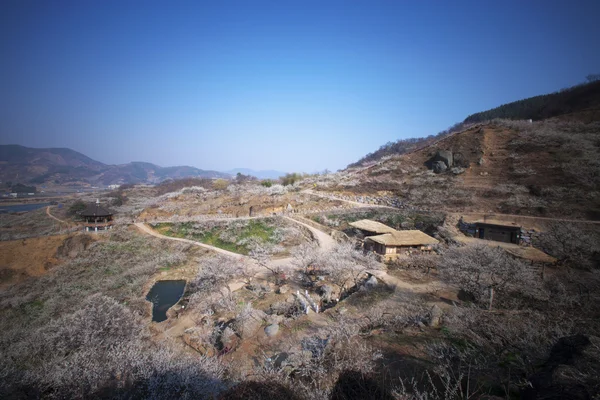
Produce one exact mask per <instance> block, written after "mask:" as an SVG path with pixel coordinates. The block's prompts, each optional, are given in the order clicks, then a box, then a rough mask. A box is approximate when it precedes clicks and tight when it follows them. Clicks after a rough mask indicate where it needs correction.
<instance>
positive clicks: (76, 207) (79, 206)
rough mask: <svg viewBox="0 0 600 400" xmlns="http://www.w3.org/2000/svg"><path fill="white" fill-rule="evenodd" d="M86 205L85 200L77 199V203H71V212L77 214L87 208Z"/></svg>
mask: <svg viewBox="0 0 600 400" xmlns="http://www.w3.org/2000/svg"><path fill="white" fill-rule="evenodd" d="M85 207H86V205H85V203H84V202H83V200H77V201H76V202H75V203H73V204H71V207H69V214H70V215H76V214H78V213H80V212H81V211H83V210H85Z"/></svg>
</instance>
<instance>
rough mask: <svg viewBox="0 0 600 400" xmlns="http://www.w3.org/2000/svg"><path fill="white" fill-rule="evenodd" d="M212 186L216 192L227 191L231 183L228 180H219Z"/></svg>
mask: <svg viewBox="0 0 600 400" xmlns="http://www.w3.org/2000/svg"><path fill="white" fill-rule="evenodd" d="M212 186H213V188H214V189H216V190H225V189H227V186H229V181H228V180H226V179H217V180H215V181H214V182H213V184H212Z"/></svg>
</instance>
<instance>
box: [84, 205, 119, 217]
mask: <svg viewBox="0 0 600 400" xmlns="http://www.w3.org/2000/svg"><path fill="white" fill-rule="evenodd" d="M79 215H81V216H82V217H109V216H111V215H113V213H112V212H111V211H109V210H107V209H106V208H104V207H100V204H99V203H90V204H88V205H87V207H86V208H85V210H83V211H82V212H80V213H79Z"/></svg>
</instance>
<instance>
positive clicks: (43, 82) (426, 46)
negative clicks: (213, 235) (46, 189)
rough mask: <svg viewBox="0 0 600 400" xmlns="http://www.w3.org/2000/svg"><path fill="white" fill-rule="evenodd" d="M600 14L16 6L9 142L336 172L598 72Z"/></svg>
mask: <svg viewBox="0 0 600 400" xmlns="http://www.w3.org/2000/svg"><path fill="white" fill-rule="evenodd" d="M599 20H600V1H598V0H592V1H576V0H570V1H551V0H544V1H530V0H519V1H508V0H502V1H487V0H477V1H468V2H466V1H446V0H444V1H427V0H418V1H417V0H410V1H408V0H406V1H404V0H395V1H373V0H368V1H367V0H361V1H353V0H344V1H328V0H317V1H312V0H273V1H253V0H241V1H228V0H213V1H201V0H197V1H192V2H184V1H177V0H175V1H162V2H155V1H148V0H144V1H141V0H138V1H127V0H119V1H105V0H103V1H100V0H97V1H91V0H90V1H87V0H86V1H82V0H74V1H54V0H53V1H47V0H39V1H32V0H2V1H1V2H0V144H21V145H25V146H30V147H69V148H72V149H74V150H77V151H80V152H82V153H84V154H86V155H88V156H90V157H92V158H94V159H96V160H98V161H102V162H105V163H125V162H129V161H148V162H153V163H156V164H159V165H162V166H170V165H192V166H195V167H198V168H203V169H216V170H227V169H230V168H234V167H247V168H254V169H278V170H283V171H306V172H314V171H319V170H323V169H325V168H328V169H330V170H335V169H339V168H343V167H345V166H346V165H347V164H348V163H350V162H353V161H356V160H357V159H359V158H360V157H361V156H363V155H365V154H366V153H368V152H371V151H374V150H376V149H377V148H379V146H381V145H382V144H384V143H386V142H388V141H393V140H397V139H400V138H408V137H420V136H427V135H429V134H435V133H437V132H439V131H441V130H443V129H445V128H447V127H449V126H450V125H452V124H453V123H455V122H459V121H462V120H463V119H464V118H465V117H466V116H467V115H469V114H472V113H474V112H478V111H483V110H485V109H489V108H492V107H495V106H498V105H500V104H503V103H507V102H510V101H514V100H518V99H521V98H525V97H529V96H533V95H538V94H543V93H548V92H553V91H556V90H559V89H561V88H564V87H567V86H572V85H574V84H577V83H580V82H582V81H583V80H584V77H585V76H586V75H587V74H590V73H600V23H599V22H598V21H599Z"/></svg>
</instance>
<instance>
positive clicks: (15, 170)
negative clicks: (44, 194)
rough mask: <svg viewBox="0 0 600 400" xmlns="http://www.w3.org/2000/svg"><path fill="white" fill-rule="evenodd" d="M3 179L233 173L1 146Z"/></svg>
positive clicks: (101, 181)
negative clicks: (114, 161)
mask: <svg viewBox="0 0 600 400" xmlns="http://www.w3.org/2000/svg"><path fill="white" fill-rule="evenodd" d="M0 165H1V168H0V180H2V182H8V181H10V182H13V183H23V184H35V185H40V184H60V185H86V184H89V185H110V184H121V183H159V182H161V181H164V180H166V179H169V178H171V179H177V178H187V177H203V178H229V177H230V175H229V174H226V173H223V172H218V171H207V170H202V169H199V168H194V167H189V166H175V167H160V166H158V165H155V164H152V163H148V162H139V161H134V162H130V163H127V164H120V165H107V164H104V163H101V162H99V161H96V160H93V159H91V158H89V157H87V156H86V155H84V154H81V153H79V152H77V151H75V150H71V149H67V148H50V149H35V148H30V147H24V146H19V145H0Z"/></svg>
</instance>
